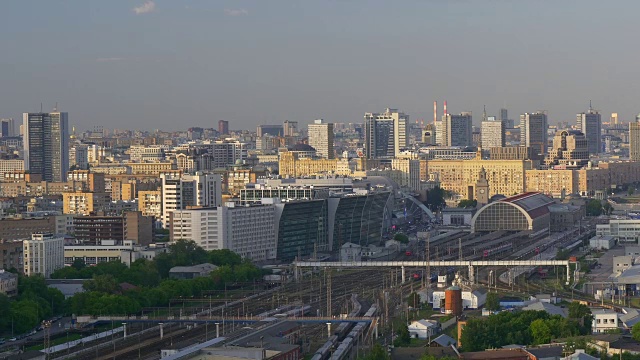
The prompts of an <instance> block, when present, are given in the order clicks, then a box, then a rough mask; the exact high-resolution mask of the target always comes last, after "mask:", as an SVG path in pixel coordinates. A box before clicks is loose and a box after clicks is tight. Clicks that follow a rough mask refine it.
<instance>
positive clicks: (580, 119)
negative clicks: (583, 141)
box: [576, 109, 602, 155]
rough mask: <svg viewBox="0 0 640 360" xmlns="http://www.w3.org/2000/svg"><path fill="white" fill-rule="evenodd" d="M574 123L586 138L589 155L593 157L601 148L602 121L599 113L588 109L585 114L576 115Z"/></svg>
mask: <svg viewBox="0 0 640 360" xmlns="http://www.w3.org/2000/svg"><path fill="white" fill-rule="evenodd" d="M576 122H577V125H578V129H579V130H580V131H582V133H583V134H584V136H585V137H586V138H587V146H588V148H589V154H592V155H594V154H598V153H600V149H601V147H602V145H601V142H602V141H601V136H602V120H601V117H600V113H599V112H597V111H596V110H593V109H589V111H587V112H586V113H580V114H577V115H576Z"/></svg>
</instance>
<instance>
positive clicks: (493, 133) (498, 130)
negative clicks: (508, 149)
mask: <svg viewBox="0 0 640 360" xmlns="http://www.w3.org/2000/svg"><path fill="white" fill-rule="evenodd" d="M505 130H506V124H505V122H504V121H503V120H496V118H495V117H494V116H489V117H488V118H487V120H486V121H483V122H482V124H481V125H480V133H481V136H482V139H481V141H480V144H481V146H482V147H483V148H485V149H488V148H492V147H504V146H505V144H506V136H505Z"/></svg>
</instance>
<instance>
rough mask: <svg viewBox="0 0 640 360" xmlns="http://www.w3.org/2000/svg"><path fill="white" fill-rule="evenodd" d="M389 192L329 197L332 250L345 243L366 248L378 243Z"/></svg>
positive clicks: (380, 237)
mask: <svg viewBox="0 0 640 360" xmlns="http://www.w3.org/2000/svg"><path fill="white" fill-rule="evenodd" d="M389 196H391V193H390V192H377V193H370V194H368V195H364V196H357V195H356V196H345V197H340V198H329V223H330V225H331V227H332V229H330V230H329V231H330V233H331V235H332V239H330V242H331V245H332V249H333V250H337V249H340V247H341V246H342V245H344V244H346V243H348V242H350V243H354V244H358V245H360V246H366V245H369V244H374V243H379V242H380V240H381V239H382V230H383V226H384V223H385V222H388V221H385V214H386V211H385V207H386V205H387V202H388V200H389Z"/></svg>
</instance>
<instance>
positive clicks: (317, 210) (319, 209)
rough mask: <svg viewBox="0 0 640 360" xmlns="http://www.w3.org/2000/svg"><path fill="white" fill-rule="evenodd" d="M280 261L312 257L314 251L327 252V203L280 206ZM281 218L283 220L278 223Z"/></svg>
mask: <svg viewBox="0 0 640 360" xmlns="http://www.w3.org/2000/svg"><path fill="white" fill-rule="evenodd" d="M276 208H277V209H278V210H277V211H276V221H277V222H278V233H277V237H278V241H277V244H278V255H277V258H278V260H281V261H285V262H286V261H293V260H294V259H295V257H296V256H300V257H303V258H305V257H309V256H310V255H312V254H313V253H314V251H319V252H327V251H328V250H329V249H328V246H327V245H328V244H327V239H328V234H327V227H328V221H327V216H328V212H327V201H326V200H310V201H293V202H287V203H282V204H277V205H276ZM278 216H279V219H278Z"/></svg>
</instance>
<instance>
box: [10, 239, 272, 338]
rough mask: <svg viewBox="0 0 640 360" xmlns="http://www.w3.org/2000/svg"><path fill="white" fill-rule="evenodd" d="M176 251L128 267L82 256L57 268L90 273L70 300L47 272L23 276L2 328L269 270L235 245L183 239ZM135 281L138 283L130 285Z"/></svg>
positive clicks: (121, 306)
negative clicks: (188, 275) (187, 269)
mask: <svg viewBox="0 0 640 360" xmlns="http://www.w3.org/2000/svg"><path fill="white" fill-rule="evenodd" d="M169 250H170V252H168V253H165V254H160V255H158V256H157V257H156V258H155V259H154V260H153V261H148V260H145V259H139V260H137V261H135V262H134V263H132V264H131V267H127V266H126V265H125V264H123V263H122V262H120V261H113V262H107V263H100V264H98V265H96V266H86V265H85V264H84V262H82V261H76V262H74V263H73V265H72V266H69V267H65V268H62V269H59V270H57V271H56V272H54V273H53V275H52V278H54V279H90V280H88V281H86V282H85V283H84V285H83V288H84V290H85V292H82V293H79V294H76V295H74V296H73V297H71V298H70V299H68V300H65V298H64V295H63V294H62V293H61V292H60V291H58V290H56V289H53V288H48V287H47V285H46V283H45V280H44V278H43V277H41V276H31V277H24V276H20V277H19V279H18V296H17V297H16V298H15V299H9V298H7V297H6V296H4V295H1V294H0V333H2V332H7V333H8V332H10V331H11V330H12V328H13V332H14V333H15V334H20V333H24V332H27V331H29V330H30V329H32V328H34V327H36V326H37V325H38V324H40V323H41V322H42V320H44V319H47V318H50V317H52V316H53V315H57V314H64V315H69V314H72V313H74V314H78V315H84V314H90V315H124V314H134V313H137V312H139V311H140V310H141V309H142V308H144V307H159V306H167V305H169V303H170V301H171V300H172V299H178V298H181V297H182V298H190V297H200V296H202V295H203V294H204V293H205V292H206V291H210V290H221V289H224V288H225V284H232V283H237V282H248V281H253V280H256V279H259V278H260V277H262V275H263V271H262V270H261V269H259V268H257V267H256V266H254V265H253V264H252V263H251V262H249V261H245V260H242V258H241V257H240V256H238V255H237V254H235V253H233V252H231V251H229V250H213V251H205V250H204V249H202V248H201V247H199V246H197V244H196V243H195V242H193V241H184V240H181V241H178V242H176V243H175V244H172V245H170V246H169ZM206 262H208V263H212V264H214V265H216V266H218V269H216V270H215V271H213V272H212V273H211V274H210V276H206V277H201V278H197V279H193V280H173V279H169V278H168V277H169V270H170V269H171V268H172V267H174V266H191V265H196V264H201V263H206ZM128 284H130V285H133V286H129V285H128Z"/></svg>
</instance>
